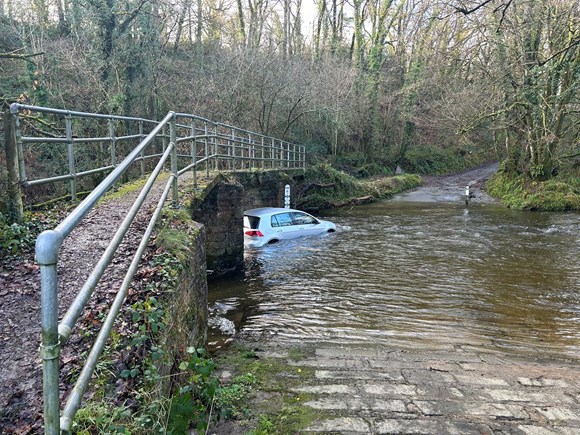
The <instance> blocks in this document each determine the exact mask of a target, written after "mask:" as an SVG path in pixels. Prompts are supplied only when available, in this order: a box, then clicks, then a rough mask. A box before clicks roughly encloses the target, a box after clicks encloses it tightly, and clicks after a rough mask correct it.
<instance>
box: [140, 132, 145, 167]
mask: <svg viewBox="0 0 580 435" xmlns="http://www.w3.org/2000/svg"><path fill="white" fill-rule="evenodd" d="M139 136H141V141H142V140H143V138H144V137H145V135H144V134H143V121H139ZM140 157H141V176H142V177H144V176H145V150H143V151H141V155H140Z"/></svg>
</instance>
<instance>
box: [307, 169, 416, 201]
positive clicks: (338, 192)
mask: <svg viewBox="0 0 580 435" xmlns="http://www.w3.org/2000/svg"><path fill="white" fill-rule="evenodd" d="M301 184H302V186H301V188H300V195H299V198H298V200H297V203H298V206H299V207H302V208H312V207H316V208H321V209H328V208H335V207H341V206H345V205H350V204H357V203H360V201H361V200H363V201H364V202H372V201H375V200H377V199H387V198H390V197H392V196H393V195H395V194H397V193H400V192H403V191H405V190H409V189H413V188H415V187H417V186H420V185H421V184H422V180H421V177H419V176H418V175H415V174H403V175H396V176H394V177H378V178H371V179H368V180H361V179H358V178H355V177H353V176H351V175H348V174H347V173H345V172H342V171H339V170H337V169H335V168H333V167H332V166H331V165H329V164H325V163H323V164H319V165H316V166H313V167H311V168H308V169H306V171H305V174H304V181H303V182H302V183H301Z"/></svg>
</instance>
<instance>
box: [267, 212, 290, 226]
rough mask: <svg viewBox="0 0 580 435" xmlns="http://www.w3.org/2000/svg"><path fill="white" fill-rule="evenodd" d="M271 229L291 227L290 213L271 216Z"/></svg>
mask: <svg viewBox="0 0 580 435" xmlns="http://www.w3.org/2000/svg"><path fill="white" fill-rule="evenodd" d="M271 225H272V227H287V226H290V225H293V222H292V216H291V215H290V213H279V214H275V215H272V220H271Z"/></svg>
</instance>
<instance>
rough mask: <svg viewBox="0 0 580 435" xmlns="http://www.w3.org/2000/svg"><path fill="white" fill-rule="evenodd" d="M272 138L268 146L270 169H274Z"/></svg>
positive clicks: (273, 143)
mask: <svg viewBox="0 0 580 435" xmlns="http://www.w3.org/2000/svg"><path fill="white" fill-rule="evenodd" d="M274 145H275V142H274V138H272V145H271V146H270V168H271V169H274Z"/></svg>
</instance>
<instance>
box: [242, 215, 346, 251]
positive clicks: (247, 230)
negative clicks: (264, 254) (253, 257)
mask: <svg viewBox="0 0 580 435" xmlns="http://www.w3.org/2000/svg"><path fill="white" fill-rule="evenodd" d="M334 231H336V225H335V224H333V223H332V222H329V221H323V220H321V219H317V218H315V217H314V216H311V215H309V214H308V213H305V212H303V211H300V210H293V209H291V208H276V207H265V208H255V209H253V210H247V211H245V212H244V244H245V245H246V246H248V247H250V248H258V247H260V246H264V245H266V244H268V243H274V242H278V241H280V240H287V239H295V238H297V237H301V236H312V235H317V234H323V233H332V232H334Z"/></svg>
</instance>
